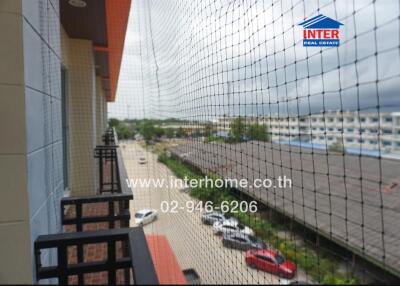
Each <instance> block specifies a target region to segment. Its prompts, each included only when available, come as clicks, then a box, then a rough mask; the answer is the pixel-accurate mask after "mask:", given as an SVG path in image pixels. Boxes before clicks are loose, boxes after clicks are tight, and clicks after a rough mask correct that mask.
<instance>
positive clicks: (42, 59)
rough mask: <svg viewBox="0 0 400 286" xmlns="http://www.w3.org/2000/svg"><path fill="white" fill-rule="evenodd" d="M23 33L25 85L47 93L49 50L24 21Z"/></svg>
mask: <svg viewBox="0 0 400 286" xmlns="http://www.w3.org/2000/svg"><path fill="white" fill-rule="evenodd" d="M23 31H24V33H23V34H24V45H23V47H24V66H25V68H24V72H25V73H24V74H25V85H28V86H30V87H32V88H35V89H37V90H40V91H43V92H46V93H48V91H49V90H48V85H49V83H48V81H49V50H48V47H47V45H46V44H45V43H43V42H42V40H41V38H40V37H39V35H38V34H37V33H36V32H35V31H34V30H32V27H31V26H29V25H28V24H27V23H26V22H25V21H24V23H23Z"/></svg>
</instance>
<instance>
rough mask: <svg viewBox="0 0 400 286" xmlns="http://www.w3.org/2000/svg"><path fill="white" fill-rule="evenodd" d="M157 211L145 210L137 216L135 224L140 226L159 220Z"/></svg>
mask: <svg viewBox="0 0 400 286" xmlns="http://www.w3.org/2000/svg"><path fill="white" fill-rule="evenodd" d="M157 214H158V213H157V210H153V209H144V210H140V211H138V212H137V213H136V214H135V223H136V224H137V225H139V226H143V225H145V224H148V223H151V222H153V221H155V220H156V219H157Z"/></svg>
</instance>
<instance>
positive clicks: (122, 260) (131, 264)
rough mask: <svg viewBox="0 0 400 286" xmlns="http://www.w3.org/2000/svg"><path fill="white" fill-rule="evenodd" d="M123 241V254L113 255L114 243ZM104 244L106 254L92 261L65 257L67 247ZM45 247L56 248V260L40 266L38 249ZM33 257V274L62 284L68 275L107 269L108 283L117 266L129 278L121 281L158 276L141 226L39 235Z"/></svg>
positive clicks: (113, 279)
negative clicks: (34, 271) (126, 252)
mask: <svg viewBox="0 0 400 286" xmlns="http://www.w3.org/2000/svg"><path fill="white" fill-rule="evenodd" d="M118 242H125V243H127V245H128V246H129V253H128V255H127V256H124V255H123V256H122V257H117V251H116V245H117V243H118ZM98 243H106V244H107V258H106V259H104V260H102V261H94V262H75V263H71V262H70V261H69V259H68V249H69V248H70V247H76V248H82V249H83V247H84V246H85V245H89V244H98ZM45 249H56V250H57V264H56V265H51V266H43V265H42V263H41V253H42V251H43V250H45ZM34 252H35V259H36V277H37V279H38V280H41V279H52V278H57V279H58V283H59V284H61V285H66V284H68V283H69V277H71V276H77V275H84V274H89V273H97V272H107V274H108V284H109V285H116V284H117V275H116V273H117V270H120V269H125V270H126V269H128V270H129V271H130V272H131V273H132V276H131V277H132V278H129V280H125V281H124V283H123V284H144V285H155V284H158V283H159V282H158V278H157V275H156V271H155V268H154V264H153V261H152V258H151V255H150V251H149V248H148V246H147V243H146V238H145V235H144V232H143V228H140V227H135V228H121V229H109V230H100V231H90V232H75V233H69V234H53V235H41V236H39V237H38V238H37V239H36V241H35V244H34ZM118 282H119V283H121V281H118Z"/></svg>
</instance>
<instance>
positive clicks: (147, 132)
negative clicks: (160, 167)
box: [139, 120, 156, 143]
mask: <svg viewBox="0 0 400 286" xmlns="http://www.w3.org/2000/svg"><path fill="white" fill-rule="evenodd" d="M139 133H140V134H141V135H142V136H143V138H144V140H145V141H146V142H147V143H149V142H150V141H151V140H152V139H153V138H154V136H155V134H156V128H155V127H154V124H153V122H151V121H150V120H145V121H143V122H142V123H141V124H140V126H139Z"/></svg>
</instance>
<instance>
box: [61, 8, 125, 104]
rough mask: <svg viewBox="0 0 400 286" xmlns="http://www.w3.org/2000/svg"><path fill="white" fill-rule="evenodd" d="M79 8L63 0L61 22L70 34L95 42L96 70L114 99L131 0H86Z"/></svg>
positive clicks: (108, 94)
mask: <svg viewBox="0 0 400 286" xmlns="http://www.w3.org/2000/svg"><path fill="white" fill-rule="evenodd" d="M84 1H85V2H86V4H87V5H86V7H84V8H76V7H73V6H71V5H70V4H69V3H68V0H60V18H61V23H62V25H63V27H64V29H65V31H66V33H67V34H68V36H69V37H70V38H75V39H86V40H91V41H92V42H93V52H94V57H95V64H96V74H97V75H98V76H100V77H101V78H102V87H103V89H104V91H105V94H106V96H107V100H108V101H114V100H115V93H116V89H117V83H118V77H119V69H120V66H121V59H122V51H123V47H124V41H125V33H126V28H127V24H128V17H129V10H130V4H131V0H118V1H115V0H84Z"/></svg>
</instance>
